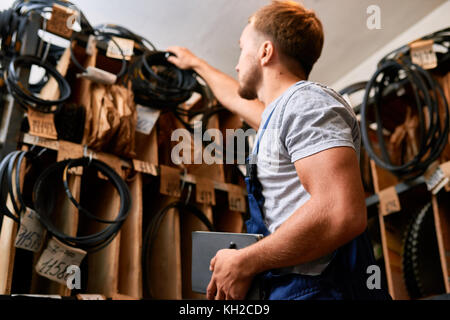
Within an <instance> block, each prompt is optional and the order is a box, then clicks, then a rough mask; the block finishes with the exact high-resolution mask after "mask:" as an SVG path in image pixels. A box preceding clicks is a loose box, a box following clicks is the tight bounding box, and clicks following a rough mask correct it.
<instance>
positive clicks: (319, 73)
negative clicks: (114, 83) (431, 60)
mask: <svg viewBox="0 0 450 320" xmlns="http://www.w3.org/2000/svg"><path fill="white" fill-rule="evenodd" d="M445 1H446V0H427V1H423V0H395V1H393V0H305V1H303V3H304V5H305V6H306V7H307V8H310V9H313V10H315V11H316V13H317V15H318V16H319V18H320V19H321V21H322V24H323V26H324V31H325V45H324V49H323V52H322V56H321V58H320V59H319V61H318V63H317V64H316V66H315V67H314V69H313V72H312V74H311V78H310V79H311V80H314V81H318V82H322V83H324V84H327V85H330V84H332V83H334V82H336V81H337V80H338V79H339V78H340V77H341V76H343V75H345V74H346V73H347V72H349V71H350V70H352V68H354V67H355V66H357V65H358V64H359V63H361V62H362V61H364V60H365V59H366V58H367V57H368V56H369V55H371V54H372V53H374V52H375V51H376V50H377V49H379V48H381V47H382V46H383V45H384V44H386V43H387V42H389V41H390V40H392V39H393V38H395V37H396V36H397V35H399V34H400V33H402V32H403V31H405V30H406V29H408V27H410V26H412V25H413V24H414V23H415V22H417V21H418V20H419V19H421V18H422V17H424V16H426V15H427V14H428V13H429V12H431V11H432V10H433V9H435V8H436V7H437V6H439V5H440V4H442V3H444V2H445ZM12 2H13V1H12V0H6V1H5V0H3V1H2V4H0V9H5V8H7V7H9V6H10V5H11V3H12ZM72 2H74V3H75V4H76V5H78V7H79V8H80V9H81V10H82V11H83V12H84V14H85V15H86V16H87V18H88V19H89V20H90V22H91V23H92V24H93V25H96V24H99V23H115V24H119V25H123V26H124V27H127V28H129V29H131V30H133V31H134V32H136V33H138V34H141V35H142V36H145V37H146V38H147V39H149V40H150V41H152V42H153V43H154V44H155V46H156V47H157V48H158V49H161V50H164V49H166V48H167V47H168V46H170V45H179V46H184V47H187V48H189V49H191V50H192V51H193V52H194V53H196V54H197V55H198V56H200V57H202V58H203V59H205V60H206V61H208V62H209V63H210V64H212V65H213V66H214V67H216V68H218V69H220V70H222V71H224V72H226V73H227V74H229V75H230V76H232V77H236V72H235V70H234V67H235V65H236V63H237V60H238V57H239V45H238V39H239V37H240V34H241V31H242V29H243V27H244V26H245V25H246V23H247V20H248V17H249V16H250V15H251V14H252V13H253V12H254V11H256V10H257V9H258V8H259V7H261V6H263V5H265V4H267V3H269V2H270V1H269V0H245V1H242V0H189V1H186V0H160V1H156V0H150V1H149V0H128V1H123V0H95V1H92V0H72ZM373 4H375V5H378V6H379V7H380V9H381V10H380V12H381V29H380V30H369V29H368V28H367V26H366V20H367V18H368V17H369V15H368V14H367V13H366V10H367V7H368V6H369V5H373Z"/></svg>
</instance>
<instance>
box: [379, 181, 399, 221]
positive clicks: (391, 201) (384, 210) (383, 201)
mask: <svg viewBox="0 0 450 320" xmlns="http://www.w3.org/2000/svg"><path fill="white" fill-rule="evenodd" d="M378 197H379V198H380V210H381V214H382V215H383V216H386V215H388V214H391V213H393V212H398V211H400V210H401V206H400V200H399V198H398V194H397V191H396V190H395V186H392V187H389V188H386V189H384V190H381V191H380V192H379V193H378Z"/></svg>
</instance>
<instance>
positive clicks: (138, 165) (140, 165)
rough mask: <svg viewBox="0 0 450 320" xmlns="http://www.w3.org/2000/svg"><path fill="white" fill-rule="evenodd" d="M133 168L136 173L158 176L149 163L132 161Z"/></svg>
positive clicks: (154, 168) (153, 166)
mask: <svg viewBox="0 0 450 320" xmlns="http://www.w3.org/2000/svg"><path fill="white" fill-rule="evenodd" d="M133 167H134V170H136V171H137V172H142V173H147V174H151V175H152V176H157V175H158V171H157V170H156V167H155V165H153V164H151V163H149V162H145V161H141V160H137V159H133Z"/></svg>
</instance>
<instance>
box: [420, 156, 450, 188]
mask: <svg viewBox="0 0 450 320" xmlns="http://www.w3.org/2000/svg"><path fill="white" fill-rule="evenodd" d="M423 177H424V178H425V184H426V185H427V189H428V191H431V193H432V194H437V193H438V192H439V191H440V190H441V189H442V188H443V187H444V186H445V185H446V184H447V183H448V177H446V176H445V174H444V172H443V171H442V169H441V167H440V166H439V163H438V162H437V161H435V162H433V163H432V164H431V165H430V166H429V167H428V169H427V171H425V173H424V174H423Z"/></svg>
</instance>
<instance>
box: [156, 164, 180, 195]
mask: <svg viewBox="0 0 450 320" xmlns="http://www.w3.org/2000/svg"><path fill="white" fill-rule="evenodd" d="M160 170H161V179H160V187H159V192H161V193H162V194H165V195H167V196H171V197H177V198H179V197H180V196H181V188H180V170H179V169H177V168H172V167H167V166H164V165H161V166H160Z"/></svg>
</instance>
